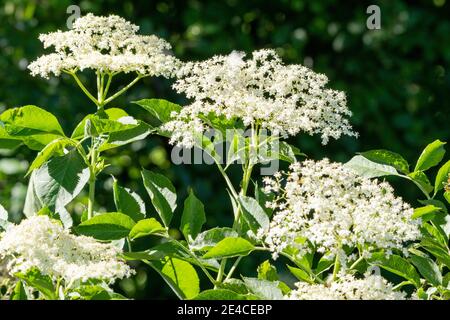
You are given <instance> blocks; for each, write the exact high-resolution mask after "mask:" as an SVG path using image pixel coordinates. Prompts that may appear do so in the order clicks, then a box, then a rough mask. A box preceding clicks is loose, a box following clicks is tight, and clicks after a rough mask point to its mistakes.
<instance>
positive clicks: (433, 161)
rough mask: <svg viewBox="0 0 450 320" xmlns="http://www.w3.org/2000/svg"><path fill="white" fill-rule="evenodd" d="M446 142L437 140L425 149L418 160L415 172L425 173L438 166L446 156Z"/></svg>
mask: <svg viewBox="0 0 450 320" xmlns="http://www.w3.org/2000/svg"><path fill="white" fill-rule="evenodd" d="M445 144H446V142H442V141H440V140H436V141H434V142H432V143H430V144H429V145H427V146H426V147H425V149H424V150H423V152H422V154H421V155H420V157H419V159H418V160H417V164H416V168H415V169H414V171H425V170H428V169H430V168H431V167H434V166H437V165H438V164H439V163H440V162H441V161H442V159H443V158H444V155H445V149H444V145H445Z"/></svg>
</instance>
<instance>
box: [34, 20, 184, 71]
mask: <svg viewBox="0 0 450 320" xmlns="http://www.w3.org/2000/svg"><path fill="white" fill-rule="evenodd" d="M138 30H139V27H138V26H136V25H134V24H132V23H130V22H128V21H126V20H125V19H123V18H121V17H118V16H115V15H110V16H108V17H102V16H94V15H93V14H91V13H89V14H87V15H86V16H83V17H81V18H79V19H77V20H75V22H74V24H73V28H72V29H71V30H69V31H56V32H51V33H48V34H41V35H40V36H39V40H41V42H42V43H43V44H44V47H45V48H48V47H54V50H55V52H54V53H50V54H48V55H43V56H41V57H40V58H38V59H37V60H36V61H34V62H32V63H31V64H30V65H29V66H28V68H29V69H30V71H31V74H32V75H33V76H35V75H40V76H42V77H44V78H49V76H50V74H54V75H55V76H59V75H60V74H61V72H64V71H74V70H81V71H82V70H84V69H94V70H99V71H102V72H107V73H112V74H115V73H119V72H125V73H128V72H137V73H139V74H141V75H150V76H164V77H169V76H171V75H172V74H173V72H174V69H175V68H176V67H177V66H178V64H179V61H178V60H177V59H176V58H174V57H173V56H170V55H168V54H167V51H168V50H170V49H171V46H170V44H169V43H167V42H166V41H164V40H162V39H160V38H158V37H156V36H154V35H149V36H143V35H138V34H136V33H137V31H138Z"/></svg>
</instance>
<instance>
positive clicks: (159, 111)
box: [133, 99, 181, 123]
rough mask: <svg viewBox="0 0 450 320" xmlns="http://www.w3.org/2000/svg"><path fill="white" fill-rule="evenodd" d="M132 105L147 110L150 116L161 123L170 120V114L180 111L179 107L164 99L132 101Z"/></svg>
mask: <svg viewBox="0 0 450 320" xmlns="http://www.w3.org/2000/svg"><path fill="white" fill-rule="evenodd" d="M133 103H135V104H137V105H139V106H141V107H142V108H144V109H145V110H147V111H148V112H149V113H150V114H151V115H152V116H154V117H155V118H157V119H158V120H159V121H161V122H162V123H166V122H168V121H170V120H171V113H172V112H180V111H181V106H179V105H178V104H175V103H172V102H169V101H167V100H164V99H142V100H139V101H133Z"/></svg>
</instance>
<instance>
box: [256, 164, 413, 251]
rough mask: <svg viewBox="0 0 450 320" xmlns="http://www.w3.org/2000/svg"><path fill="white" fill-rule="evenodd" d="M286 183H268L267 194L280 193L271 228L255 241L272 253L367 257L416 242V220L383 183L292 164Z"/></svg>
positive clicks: (334, 168)
mask: <svg viewBox="0 0 450 320" xmlns="http://www.w3.org/2000/svg"><path fill="white" fill-rule="evenodd" d="M286 176H287V178H286V182H285V184H283V183H282V181H281V180H280V179H266V181H265V184H266V190H269V191H270V190H281V191H280V192H279V194H278V196H277V197H276V198H275V200H274V201H273V202H272V203H271V204H270V205H269V206H268V207H270V208H274V209H275V213H274V216H273V218H272V221H271V224H270V228H269V230H268V231H267V232H262V231H260V232H259V236H260V238H261V239H263V240H264V242H265V243H266V244H267V245H268V247H269V248H270V249H271V251H273V252H274V253H280V252H281V251H283V250H284V249H285V248H287V247H294V248H297V249H298V250H299V254H301V253H302V251H303V250H308V249H307V247H306V246H305V244H304V241H301V240H302V239H307V240H309V241H310V242H311V243H313V244H314V245H315V246H316V247H317V250H318V251H319V252H331V253H337V252H338V251H339V250H340V248H341V247H342V246H349V247H351V248H354V247H356V246H358V247H360V248H361V249H362V250H367V251H371V250H374V249H377V248H378V249H393V248H397V249H402V248H403V244H404V243H405V242H407V241H413V240H416V239H418V238H419V237H420V231H419V226H420V223H421V221H420V219H416V220H413V219H412V214H413V209H412V208H411V207H410V206H409V205H408V204H407V203H405V202H403V200H402V199H401V198H398V197H395V195H394V193H393V189H392V187H391V186H390V185H389V184H388V183H387V182H379V181H377V180H370V179H366V178H363V177H361V176H358V175H357V174H356V173H354V172H353V171H351V170H349V169H347V168H345V167H344V166H343V165H342V164H339V163H331V162H330V161H329V160H328V159H324V160H322V161H319V162H315V161H312V160H306V161H304V162H301V163H295V164H292V165H291V167H290V171H289V173H287V174H286Z"/></svg>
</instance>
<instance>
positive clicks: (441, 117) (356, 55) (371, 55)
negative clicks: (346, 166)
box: [0, 0, 450, 298]
mask: <svg viewBox="0 0 450 320" xmlns="http://www.w3.org/2000/svg"><path fill="white" fill-rule="evenodd" d="M449 2H450V1H449V0H422V1H410V0H408V1H406V0H398V1H390V0H384V1H381V0H380V1H370V2H366V1H358V2H356V1H352V2H350V1H349V2H343V1H337V0H323V1H307V0H291V1H288V0H278V1H262V0H261V1H257V0H246V1H239V0H227V1H199V0H187V1H175V0H157V1H154V0H142V1H129V0H96V1H89V0H84V1H69V0H0V112H2V111H3V110H4V109H6V108H10V107H17V106H22V105H26V104H35V105H37V106H40V107H43V108H45V109H47V110H49V111H50V112H52V113H54V114H55V115H56V116H57V117H58V118H59V120H60V122H61V123H62V125H63V127H64V128H65V130H66V134H70V132H71V130H73V128H74V127H75V125H76V124H77V123H78V121H80V120H81V119H82V118H83V117H84V116H85V115H86V114H87V113H93V112H95V109H94V106H93V105H92V104H91V103H90V101H89V100H88V99H87V98H86V97H85V96H84V95H83V94H82V93H81V92H80V91H79V90H78V88H77V87H76V85H75V84H74V83H73V82H72V81H71V79H69V78H68V77H65V76H63V77H61V78H52V79H50V80H49V81H47V80H44V79H40V78H33V77H31V76H30V75H29V73H28V71H27V70H26V67H27V65H28V63H29V62H30V61H32V60H34V59H35V58H36V57H37V56H39V55H41V54H42V53H43V52H44V50H43V48H42V45H41V43H40V42H39V40H38V35H39V34H40V33H45V32H50V31H54V30H56V29H61V30H65V29H66V28H67V27H66V19H67V18H68V17H69V14H67V13H66V9H67V7H68V6H69V5H72V4H75V5H78V6H80V8H81V12H82V14H85V13H88V12H92V13H94V14H99V15H107V14H117V15H120V16H123V17H124V18H126V19H127V20H130V21H131V22H133V23H135V24H137V25H139V26H140V27H141V33H144V34H148V33H153V34H157V35H158V36H161V37H163V38H165V39H166V40H168V41H169V42H170V43H171V44H172V45H173V52H174V54H175V55H176V56H178V57H179V58H180V59H182V60H184V61H187V60H192V59H195V60H198V59H205V58H209V57H211V56H212V55H214V54H226V53H229V52H230V51H232V50H242V51H246V52H250V51H252V50H255V49H259V48H275V49H276V50H277V51H278V52H279V53H280V55H281V56H282V57H283V59H284V60H285V61H286V62H287V63H301V64H305V65H307V66H309V67H311V68H312V69H313V70H315V71H316V72H321V73H325V74H326V75H327V76H328V77H329V78H330V86H331V87H332V88H335V89H340V90H344V91H345V92H346V93H347V96H348V100H349V107H350V109H351V110H352V111H353V113H354V116H353V118H352V123H353V125H354V127H355V129H356V130H357V131H358V132H359V133H360V137H359V138H358V139H353V138H344V139H341V140H339V141H331V142H330V143H329V144H328V145H327V146H325V147H323V146H321V144H320V137H309V136H304V135H300V136H299V137H297V138H293V139H291V141H290V142H292V143H293V144H295V145H297V146H298V147H299V148H300V149H301V150H302V151H303V152H305V153H306V154H308V156H310V157H312V158H315V159H320V158H322V157H324V156H327V157H329V158H331V159H333V160H336V161H347V160H349V159H350V158H351V157H352V156H353V155H354V153H355V152H358V151H365V150H369V149H378V148H384V149H389V150H392V151H395V152H398V153H400V154H402V155H404V156H405V157H406V159H408V160H409V161H410V163H412V162H413V161H414V160H415V159H417V157H418V155H419V153H420V152H421V150H422V148H423V147H424V146H425V145H426V144H427V143H429V142H431V141H432V140H434V139H437V138H439V139H441V140H444V141H448V140H449V137H450V129H449V125H450V116H449V113H450V69H449V68H450V64H449V62H450V19H449V18H450V3H449ZM370 4H377V5H379V6H380V8H381V29H380V30H368V29H367V27H366V19H367V18H368V14H367V13H366V8H367V6H368V5H370ZM84 76H85V78H84V80H85V81H90V84H91V86H93V85H94V82H93V78H92V74H89V73H86V74H85V75H84ZM122 80H123V81H124V83H125V82H126V81H127V80H129V79H125V78H124V79H122ZM119 85H120V84H119ZM170 86H171V82H170V81H168V80H166V79H160V78H153V79H145V81H143V82H141V83H140V84H139V85H137V86H136V87H134V88H133V89H132V90H130V91H129V92H128V93H127V94H126V95H125V96H124V97H121V98H120V99H119V100H116V101H114V102H113V104H112V105H110V106H118V107H123V108H124V109H125V110H126V111H127V112H129V113H130V114H132V115H134V116H136V117H140V118H143V119H146V117H147V116H146V114H145V113H143V112H142V111H141V110H140V109H139V108H138V107H137V106H136V105H133V104H131V103H130V101H133V100H138V99H140V98H150V97H151V98H166V99H168V100H171V101H174V102H178V103H181V104H183V103H185V102H186V101H185V100H184V99H183V97H181V96H179V95H177V94H175V93H174V92H173V91H172V90H171V88H170ZM170 152H171V147H170V146H169V145H168V144H167V141H166V140H163V139H160V138H158V137H151V138H149V139H147V140H145V141H143V142H137V143H134V144H132V145H131V146H127V147H123V148H121V149H118V150H115V151H112V152H110V153H109V154H108V155H109V156H110V157H111V158H110V159H111V160H110V162H111V167H110V168H109V169H108V170H107V172H106V174H103V175H102V177H101V179H100V182H99V183H98V187H97V188H98V198H97V201H98V204H99V207H98V208H97V209H98V210H105V211H106V210H113V209H114V208H113V206H112V204H113V201H112V193H111V186H112V180H111V178H110V176H109V175H111V174H112V175H114V176H116V177H117V178H118V179H119V181H121V184H122V185H125V186H127V187H130V188H132V189H134V190H136V191H137V192H138V193H140V194H141V195H142V196H144V198H145V199H146V200H147V202H148V198H147V196H146V193H145V190H144V189H143V186H142V183H141V181H140V169H141V167H144V168H146V169H150V170H156V171H159V172H162V173H164V174H165V175H167V176H168V177H169V178H170V179H171V180H172V181H173V182H174V184H175V185H176V186H177V189H178V190H179V193H178V196H179V200H180V207H181V204H182V201H183V200H184V198H185V197H186V194H187V190H188V188H190V187H192V188H193V189H194V191H195V192H196V194H197V196H198V197H199V198H200V199H201V200H202V201H203V202H204V203H205V206H206V210H207V213H208V223H207V224H208V227H214V226H217V225H222V226H224V225H227V224H230V223H231V214H230V205H229V201H228V196H227V194H226V192H225V188H224V187H225V185H224V183H223V182H222V180H221V177H220V176H219V174H218V173H217V171H216V170H215V168H214V167H212V166H207V165H177V166H176V165H173V164H171V162H170ZM34 156H35V153H34V152H31V151H29V150H27V149H26V148H25V147H22V148H20V149H19V150H15V151H14V152H12V153H5V152H2V153H1V154H0V203H2V204H3V205H4V206H5V207H6V208H7V209H8V210H9V211H10V212H11V213H12V214H13V216H14V217H15V219H20V214H21V210H22V205H23V199H24V196H25V192H26V183H27V181H26V179H25V178H24V172H25V171H26V169H27V166H28V164H29V162H30V160H32V159H33V157H34ZM233 176H234V179H235V181H238V179H239V170H237V169H235V171H234V174H233ZM392 182H393V183H394V184H398V181H395V180H394V181H392ZM402 186H403V185H402ZM398 189H399V194H401V195H402V196H404V197H406V198H407V199H408V200H409V201H411V202H414V199H415V197H416V196H418V193H417V192H416V190H415V189H414V188H413V187H412V185H411V186H407V187H406V188H404V187H403V188H398ZM83 197H85V195H84V196H83V195H82V196H81V197H80V201H79V202H77V203H76V204H74V205H73V208H72V210H73V211H74V212H75V213H77V214H80V213H81V212H82V210H83V208H84V205H85V204H86V199H85V198H83ZM414 204H415V203H414ZM149 209H150V207H149ZM178 216H179V215H178ZM174 225H175V226H176V223H175V224H174ZM172 232H173V235H174V236H175V237H179V236H180V234H179V232H178V231H177V230H176V229H174V230H172ZM147 241H148V240H147ZM263 258H267V256H266V257H264V256H262V257H257V259H256V261H255V262H254V263H249V264H247V265H243V266H242V268H241V270H240V271H241V272H242V273H245V274H247V275H254V273H255V270H256V268H255V265H256V263H258V262H260V261H262V260H261V259H263ZM118 286H119V288H120V290H122V291H124V292H125V293H126V294H127V295H128V296H130V297H135V298H166V297H173V296H172V295H171V294H170V292H169V291H168V290H167V289H166V286H164V285H163V284H162V283H161V280H160V279H158V277H157V275H156V274H154V273H152V272H151V271H149V270H147V269H146V268H144V267H143V266H138V273H137V275H136V276H135V277H134V278H132V279H129V280H125V281H122V282H121V283H120V284H119V285H118Z"/></svg>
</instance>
